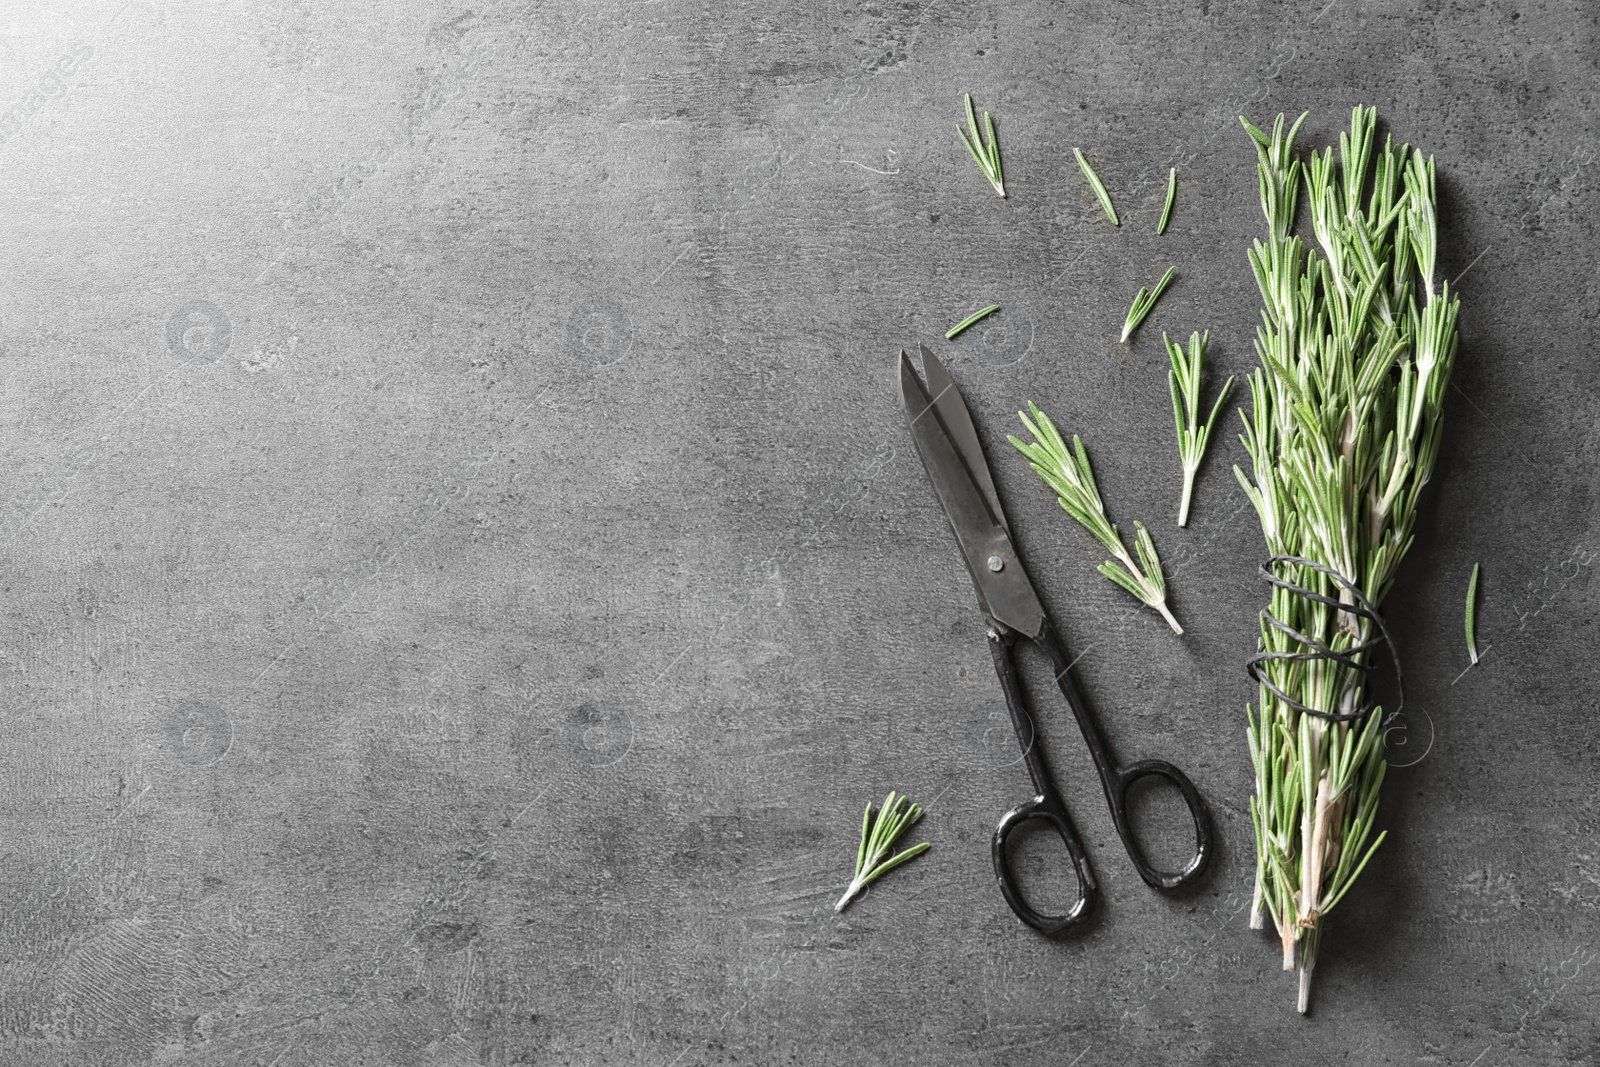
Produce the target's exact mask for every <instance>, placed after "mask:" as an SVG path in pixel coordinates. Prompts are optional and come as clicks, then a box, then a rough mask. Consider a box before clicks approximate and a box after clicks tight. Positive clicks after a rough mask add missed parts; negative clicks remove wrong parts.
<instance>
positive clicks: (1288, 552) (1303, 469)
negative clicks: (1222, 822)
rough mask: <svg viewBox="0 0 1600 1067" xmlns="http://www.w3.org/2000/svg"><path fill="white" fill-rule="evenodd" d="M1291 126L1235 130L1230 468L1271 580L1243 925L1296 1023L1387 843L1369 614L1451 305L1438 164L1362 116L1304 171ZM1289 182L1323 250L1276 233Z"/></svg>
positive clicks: (1443, 363) (1392, 558) (1404, 516)
mask: <svg viewBox="0 0 1600 1067" xmlns="http://www.w3.org/2000/svg"><path fill="white" fill-rule="evenodd" d="M1304 120H1305V116H1304V115H1302V116H1301V117H1300V119H1299V120H1297V121H1296V122H1295V123H1294V124H1293V125H1292V126H1289V127H1288V128H1287V130H1286V129H1285V122H1284V118H1283V116H1282V115H1280V116H1278V120H1277V122H1276V123H1274V125H1273V127H1272V132H1271V133H1270V134H1269V133H1266V132H1264V131H1262V130H1260V129H1258V128H1256V127H1255V126H1252V125H1251V124H1250V123H1249V122H1248V121H1246V120H1243V119H1241V121H1243V122H1244V126H1245V130H1246V131H1247V132H1248V133H1249V135H1250V137H1251V138H1252V139H1253V140H1254V141H1255V143H1256V153H1257V156H1258V168H1257V169H1258V172H1259V177H1260V194H1261V210H1262V213H1263V214H1264V215H1265V216H1266V220H1267V229H1268V232H1267V237H1266V240H1264V241H1256V242H1254V247H1253V248H1252V249H1251V251H1250V265H1251V267H1252V269H1253V270H1254V272H1255V277H1256V283H1257V285H1258V286H1259V287H1260V290H1261V296H1262V300H1263V302H1264V307H1263V309H1262V315H1261V325H1260V326H1259V327H1258V328H1257V331H1256V342H1255V348H1256V354H1257V355H1258V356H1259V357H1260V359H1261V367H1260V368H1259V369H1257V370H1256V371H1255V372H1253V373H1252V374H1251V375H1250V379H1249V382H1250V395H1251V401H1252V411H1251V413H1250V414H1249V415H1247V416H1245V420H1244V421H1245V432H1244V434H1243V436H1242V440H1243V441H1244V444H1245V448H1246V449H1247V451H1248V452H1249V455H1250V462H1251V471H1250V473H1249V474H1246V473H1245V472H1244V471H1243V470H1241V469H1239V468H1238V467H1235V468H1234V473H1235V475H1236V476H1237V477H1238V479H1239V483H1240V484H1241V485H1242V486H1243V487H1244V491H1245V493H1246V494H1247V495H1248V496H1249V498H1250V502H1251V503H1252V504H1253V505H1254V506H1255V509H1256V513H1257V515H1258V516H1259V517H1260V519H1261V530H1262V533H1263V535H1264V536H1265V538H1266V542H1267V550H1268V552H1269V553H1270V554H1271V555H1272V556H1273V557H1275V563H1274V565H1273V568H1272V569H1273V572H1274V574H1275V575H1276V576H1277V577H1278V578H1279V579H1281V580H1282V581H1283V582H1284V583H1286V584H1285V585H1277V584H1275V585H1274V587H1273V590H1272V594H1271V601H1270V604H1269V607H1268V610H1267V612H1265V613H1263V615H1262V621H1261V635H1260V640H1261V649H1262V655H1261V656H1260V657H1258V658H1257V660H1256V661H1255V670H1256V677H1257V678H1258V679H1259V680H1260V682H1261V686H1260V690H1259V693H1258V705H1257V707H1256V708H1254V709H1250V715H1249V729H1248V736H1249V742H1250V758H1251V763H1252V765H1253V767H1254V770H1255V778H1256V793H1255V796H1254V797H1252V798H1251V804H1250V808H1251V816H1252V819H1253V821H1254V825H1255V836H1256V886H1255V898H1254V902H1253V906H1252V909H1251V920H1250V924H1251V926H1253V927H1257V928H1260V927H1262V926H1264V925H1265V920H1266V919H1267V918H1270V919H1271V920H1272V922H1273V925H1274V926H1275V927H1276V928H1277V932H1278V935H1279V937H1280V939H1281V942H1282V948H1283V963H1284V969H1286V970H1292V969H1294V968H1295V967H1298V968H1299V969H1300V990H1299V1009H1300V1011H1302V1012H1304V1011H1306V1010H1307V1007H1308V1004H1309V998H1310V990H1311V975H1312V972H1313V969H1314V968H1315V966H1316V960H1317V947H1318V945H1319V944H1320V942H1321V939H1322V933H1323V926H1324V921H1325V919H1326V917H1327V915H1328V913H1329V912H1330V911H1332V910H1333V908H1334V906H1335V905H1336V904H1338V903H1339V901H1340V900H1341V899H1342V898H1343V897H1344V895H1345V893H1346V892H1347V891H1348V890H1349V889H1350V886H1351V885H1352V884H1353V883H1354V882H1355V880H1356V878H1357V876H1359V875H1360V873H1361V871H1362V869H1363V868H1364V867H1365V866H1366V864H1367V862H1368V860H1370V859H1371V858H1372V855H1373V853H1374V852H1375V851H1376V849H1377V847H1378V845H1379V844H1381V843H1382V841H1383V837H1384V835H1383V834H1381V833H1380V834H1378V835H1377V836H1376V837H1374V836H1373V826H1374V821H1375V818H1376V815H1377V806H1378V795H1379V791H1380V787H1381V785H1382V783H1383V777H1384V770H1385V766H1386V765H1385V763H1384V750H1383V726H1384V721H1385V720H1384V712H1383V709H1382V708H1381V707H1376V706H1372V705H1371V704H1370V703H1369V702H1368V700H1367V697H1366V687H1367V672H1368V670H1369V669H1370V668H1371V667H1372V666H1373V663H1372V660H1371V657H1372V654H1373V652H1374V651H1375V649H1376V648H1377V647H1379V646H1381V645H1382V643H1383V642H1382V640H1381V638H1382V637H1383V634H1382V633H1381V623H1380V622H1379V620H1378V617H1377V615H1376V614H1375V612H1376V607H1377V605H1379V604H1381V603H1382V601H1383V598H1384V596H1385V595H1386V594H1387V593H1388V592H1389V589H1390V587H1391V586H1392V585H1393V583H1394V576H1395V570H1396V568H1397V567H1398V566H1399V563H1400V560H1401V558H1402V557H1404V556H1405V554H1406V551H1407V550H1408V549H1409V548H1410V547H1411V542H1412V530H1413V527H1414V525H1415V522H1416V514H1417V503H1418V497H1419V495H1420V494H1421V491H1422V488H1423V486H1424V485H1425V484H1426V483H1427V481H1428V478H1429V476H1430V475H1431V474H1432V473H1433V466H1434V461H1435V459H1436V458H1437V457H1438V454H1439V437H1440V433H1441V431H1442V429H1443V422H1442V420H1441V408H1442V406H1443V401H1444V394H1445V389H1446V386H1447V384H1448V381H1449V376H1450V368H1451V364H1452V362H1453V361H1454V358H1455V354H1456V315H1457V312H1458V310H1459V308H1460V301H1459V299H1458V298H1456V297H1453V296H1452V295H1451V293H1450V287H1449V285H1448V284H1442V283H1439V282H1436V280H1435V277H1434V273H1435V266H1436V251H1437V235H1436V222H1435V204H1436V195H1435V191H1434V165H1433V160H1432V159H1431V158H1428V157H1425V156H1423V154H1422V153H1420V152H1417V151H1414V150H1412V149H1410V148H1409V147H1407V146H1405V145H1396V144H1395V143H1394V141H1393V138H1386V139H1385V141H1384V143H1383V146H1382V148H1381V149H1377V150H1375V149H1376V124H1377V114H1376V111H1375V110H1374V109H1372V108H1359V107H1358V108H1356V109H1355V111H1354V112H1353V113H1352V115H1351V120H1350V129H1349V131H1348V132H1347V133H1341V134H1340V136H1339V148H1338V154H1337V162H1336V161H1335V153H1334V150H1333V149H1332V148H1328V149H1326V150H1324V151H1322V152H1314V153H1312V155H1311V157H1310V159H1309V160H1308V161H1307V162H1305V163H1301V162H1299V161H1298V160H1296V159H1295V158H1294V155H1293V146H1294V139H1295V134H1296V133H1297V132H1298V131H1299V129H1300V124H1301V122H1303V121H1304ZM1302 181H1303V182H1304V184H1305V190H1306V199H1307V203H1308V207H1309V209H1310V211H1309V215H1310V221H1311V229H1312V231H1313V232H1314V233H1315V234H1316V238H1317V243H1318V245H1319V246H1320V248H1321V254H1320V256H1319V255H1318V253H1317V252H1314V251H1311V250H1309V249H1308V248H1307V247H1306V246H1305V244H1304V243H1303V242H1302V241H1301V239H1300V238H1299V237H1297V236H1294V235H1293V234H1291V232H1290V231H1291V229H1292V228H1293V225H1294V219H1295V208H1296V203H1297V200H1298V197H1299V192H1300V188H1301V183H1302ZM1335 576H1337V577H1335ZM1287 585H1293V586H1298V587H1300V588H1299V589H1298V590H1297V589H1295V588H1289V587H1286V586H1287ZM1308 593H1309V594H1312V595H1307V594H1308ZM1316 597H1323V598H1327V601H1328V602H1323V601H1320V600H1318V599H1315V598H1316ZM1274 620H1275V621H1274Z"/></svg>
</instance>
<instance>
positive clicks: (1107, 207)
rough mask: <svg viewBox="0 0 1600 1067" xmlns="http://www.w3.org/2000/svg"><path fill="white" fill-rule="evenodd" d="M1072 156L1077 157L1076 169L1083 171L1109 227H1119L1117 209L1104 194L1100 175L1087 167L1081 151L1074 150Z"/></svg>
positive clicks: (1079, 149)
mask: <svg viewBox="0 0 1600 1067" xmlns="http://www.w3.org/2000/svg"><path fill="white" fill-rule="evenodd" d="M1072 154H1073V155H1075V156H1077V157H1078V169H1079V170H1081V171H1083V176H1084V177H1085V178H1087V179H1089V187H1090V188H1091V189H1093V190H1094V195H1095V199H1096V200H1099V201H1100V207H1101V209H1102V210H1103V211H1105V213H1106V218H1108V219H1110V220H1111V225H1113V226H1121V225H1122V223H1121V221H1119V220H1118V219H1117V209H1116V208H1114V207H1112V206H1111V194H1110V193H1108V192H1106V184H1105V182H1103V181H1101V180H1100V175H1098V174H1096V173H1095V172H1094V168H1093V167H1091V166H1089V161H1088V160H1087V159H1085V158H1084V157H1083V149H1081V148H1074V149H1073V150H1072Z"/></svg>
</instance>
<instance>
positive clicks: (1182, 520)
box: [1178, 464, 1195, 526]
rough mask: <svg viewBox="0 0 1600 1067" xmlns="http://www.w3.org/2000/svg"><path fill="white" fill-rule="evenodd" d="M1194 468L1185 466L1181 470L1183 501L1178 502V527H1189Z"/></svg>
mask: <svg viewBox="0 0 1600 1067" xmlns="http://www.w3.org/2000/svg"><path fill="white" fill-rule="evenodd" d="M1194 472H1195V468H1194V467H1191V466H1189V465H1187V464H1185V465H1184V468H1183V499H1182V500H1180V501H1179V502H1178V525H1179V526H1187V525H1189V498H1190V497H1191V496H1193V495H1194Z"/></svg>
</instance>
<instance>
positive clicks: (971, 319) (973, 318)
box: [944, 304, 1000, 341]
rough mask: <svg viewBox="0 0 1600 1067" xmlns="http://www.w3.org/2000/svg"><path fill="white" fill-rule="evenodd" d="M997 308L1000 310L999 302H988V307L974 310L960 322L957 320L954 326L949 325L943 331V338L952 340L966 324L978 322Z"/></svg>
mask: <svg viewBox="0 0 1600 1067" xmlns="http://www.w3.org/2000/svg"><path fill="white" fill-rule="evenodd" d="M999 310H1000V305H999V304H990V305H989V306H988V307H986V308H984V309H983V310H982V311H974V312H973V313H972V314H970V315H968V316H967V317H966V318H964V319H962V320H961V321H960V322H958V323H956V324H955V325H954V326H952V327H950V329H949V330H948V331H947V332H946V333H945V335H944V339H945V340H946V341H951V340H954V339H955V336H956V334H958V333H960V332H961V331H962V330H965V329H966V328H967V327H968V326H971V325H972V324H973V323H975V322H979V321H982V320H983V319H986V318H988V317H989V316H990V315H993V314H994V313H995V312H996V311H999Z"/></svg>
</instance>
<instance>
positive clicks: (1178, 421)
mask: <svg viewBox="0 0 1600 1067" xmlns="http://www.w3.org/2000/svg"><path fill="white" fill-rule="evenodd" d="M1210 339H1211V331H1209V330H1207V331H1206V332H1205V333H1191V334H1190V335H1189V351H1188V353H1187V354H1185V353H1184V351H1183V346H1182V345H1180V344H1178V343H1176V342H1175V341H1173V340H1172V339H1171V338H1170V337H1168V336H1167V335H1166V334H1162V335H1161V343H1162V344H1164V345H1166V346H1167V355H1168V356H1169V357H1170V358H1171V360H1172V369H1171V370H1170V371H1168V372H1167V387H1168V389H1170V390H1171V392H1172V420H1173V423H1174V425H1175V426H1176V427H1177V430H1178V459H1179V460H1180V461H1181V462H1182V463H1183V499H1182V501H1180V502H1179V504H1178V525H1179V526H1187V525H1189V497H1190V496H1191V495H1192V494H1193V493H1194V474H1195V471H1197V470H1199V469H1200V460H1201V459H1202V458H1204V456H1205V454H1206V445H1207V444H1208V443H1209V442H1210V441H1211V430H1212V428H1213V427H1214V426H1216V424H1217V416H1218V415H1220V414H1222V405H1223V404H1224V403H1225V402H1226V401H1227V399H1228V394H1229V393H1230V392H1232V391H1233V376H1232V375H1231V374H1230V375H1229V376H1228V380H1227V381H1226V382H1224V383H1223V386H1222V392H1220V393H1218V394H1217V402H1216V403H1215V404H1213V405H1212V406H1211V414H1210V415H1209V416H1207V418H1206V421H1205V425H1203V426H1202V425H1201V424H1200V369H1201V366H1202V365H1203V364H1204V363H1205V359H1206V342H1208V341H1209V340H1210Z"/></svg>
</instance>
